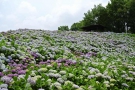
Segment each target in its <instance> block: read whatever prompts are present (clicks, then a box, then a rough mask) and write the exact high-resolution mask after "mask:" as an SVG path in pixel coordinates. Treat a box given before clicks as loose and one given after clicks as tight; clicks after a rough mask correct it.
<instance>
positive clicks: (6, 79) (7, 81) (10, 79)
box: [1, 76, 12, 84]
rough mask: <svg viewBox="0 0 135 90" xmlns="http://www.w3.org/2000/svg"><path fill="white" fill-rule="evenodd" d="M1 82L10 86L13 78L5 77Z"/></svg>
mask: <svg viewBox="0 0 135 90" xmlns="http://www.w3.org/2000/svg"><path fill="white" fill-rule="evenodd" d="M1 81H3V82H5V83H6V84H9V83H10V82H11V81H12V78H11V77H8V76H3V77H2V78H1Z"/></svg>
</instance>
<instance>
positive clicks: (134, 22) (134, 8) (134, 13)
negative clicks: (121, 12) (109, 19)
mask: <svg viewBox="0 0 135 90" xmlns="http://www.w3.org/2000/svg"><path fill="white" fill-rule="evenodd" d="M128 20H129V22H128V25H129V27H130V31H131V32H132V33H135V0H130V1H129V17H128Z"/></svg>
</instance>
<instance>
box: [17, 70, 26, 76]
mask: <svg viewBox="0 0 135 90" xmlns="http://www.w3.org/2000/svg"><path fill="white" fill-rule="evenodd" d="M25 73H26V71H25V70H20V71H18V74H19V75H20V74H25Z"/></svg>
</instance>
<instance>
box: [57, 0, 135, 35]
mask: <svg viewBox="0 0 135 90" xmlns="http://www.w3.org/2000/svg"><path fill="white" fill-rule="evenodd" d="M94 24H100V25H103V26H105V27H107V31H111V32H117V33H121V32H131V33H135V0H110V1H109V2H108V4H107V6H106V7H104V6H102V4H99V5H94V8H92V9H91V10H88V11H87V12H86V13H84V17H83V19H82V20H81V21H79V22H75V23H73V24H72V25H71V27H70V28H69V27H68V26H60V27H58V30H73V31H76V30H81V27H85V26H89V25H94Z"/></svg>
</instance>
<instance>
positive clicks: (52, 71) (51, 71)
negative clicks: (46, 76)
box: [49, 69, 57, 73]
mask: <svg viewBox="0 0 135 90" xmlns="http://www.w3.org/2000/svg"><path fill="white" fill-rule="evenodd" d="M49 72H50V73H57V71H56V70H52V69H50V70H49Z"/></svg>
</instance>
